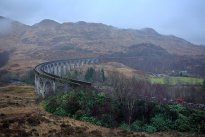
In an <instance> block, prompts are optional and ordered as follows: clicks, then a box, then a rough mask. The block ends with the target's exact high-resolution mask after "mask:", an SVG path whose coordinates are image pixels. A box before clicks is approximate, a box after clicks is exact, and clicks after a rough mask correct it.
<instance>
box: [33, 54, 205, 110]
mask: <svg viewBox="0 0 205 137" xmlns="http://www.w3.org/2000/svg"><path fill="white" fill-rule="evenodd" d="M105 60H106V59H99V58H83V59H70V60H57V61H51V62H45V63H42V64H39V65H37V66H36V67H35V68H34V71H35V89H36V92H37V94H38V95H39V96H42V97H43V98H45V97H47V96H50V95H52V94H55V93H56V92H58V91H67V90H69V89H70V88H73V87H79V86H80V87H91V86H92V83H89V82H86V81H80V80H76V79H69V78H68V77H66V74H67V73H68V72H69V71H71V70H75V69H77V68H80V67H82V66H84V65H86V64H99V63H101V62H104V61H105ZM139 100H144V101H148V102H156V103H163V104H176V103H177V102H176V101H172V102H170V101H168V100H166V101H159V100H156V98H155V97H146V96H141V97H139ZM181 104H183V105H184V106H186V107H189V108H199V109H203V110H205V105H204V104H194V103H188V102H183V103H181Z"/></svg>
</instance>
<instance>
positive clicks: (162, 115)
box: [43, 89, 205, 133]
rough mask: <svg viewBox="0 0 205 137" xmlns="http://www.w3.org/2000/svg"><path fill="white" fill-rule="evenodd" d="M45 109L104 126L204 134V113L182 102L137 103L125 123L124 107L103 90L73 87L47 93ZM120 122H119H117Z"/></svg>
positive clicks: (131, 129)
mask: <svg viewBox="0 0 205 137" xmlns="http://www.w3.org/2000/svg"><path fill="white" fill-rule="evenodd" d="M43 107H44V108H45V110H46V111H48V112H50V113H53V114H56V115H60V116H70V117H73V118H75V119H79V120H83V121H86V122H90V123H93V124H96V125H100V126H105V127H120V128H122V129H125V130H126V131H145V132H148V133H153V132H156V131H168V130H177V131H180V132H187V131H194V132H200V133H205V112H204V111H198V110H190V109H187V108H185V107H183V106H181V105H157V104H153V103H148V102H144V101H138V102H136V105H135V109H134V114H133V116H134V117H133V121H134V122H133V123H132V124H130V125H129V124H128V122H126V117H123V116H124V115H123V114H126V110H125V109H124V107H123V106H122V105H120V104H119V103H118V100H115V99H113V97H111V96H109V95H108V94H106V93H102V92H95V91H90V90H88V91H83V90H82V89H76V90H73V91H69V92H67V93H63V94H61V95H60V94H59V95H56V96H50V97H48V98H47V99H46V100H44V101H43ZM119 123H121V124H119Z"/></svg>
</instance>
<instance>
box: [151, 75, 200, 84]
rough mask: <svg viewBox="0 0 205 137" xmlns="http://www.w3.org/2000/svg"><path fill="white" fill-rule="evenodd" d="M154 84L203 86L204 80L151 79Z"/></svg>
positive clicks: (183, 78) (181, 78)
mask: <svg viewBox="0 0 205 137" xmlns="http://www.w3.org/2000/svg"><path fill="white" fill-rule="evenodd" d="M149 80H150V82H151V83H152V84H168V85H202V83H203V79H201V78H194V77H174V76H167V77H152V76H151V77H150V78H149Z"/></svg>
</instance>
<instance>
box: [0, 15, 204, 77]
mask: <svg viewBox="0 0 205 137" xmlns="http://www.w3.org/2000/svg"><path fill="white" fill-rule="evenodd" d="M0 24H1V26H2V24H4V26H5V27H0V32H1V33H0V49H1V50H4V51H8V50H12V51H13V52H12V53H10V57H9V61H8V64H7V65H6V66H4V67H3V68H1V69H8V70H11V71H16V70H18V71H23V70H24V69H28V68H31V67H33V66H35V65H36V64H38V63H39V62H43V61H47V60H55V59H66V58H77V57H78V58H79V57H90V56H105V55H109V56H112V55H113V54H115V55H118V54H119V53H125V52H126V54H127V53H130V52H128V51H129V49H130V47H132V46H133V45H135V46H137V45H143V43H150V47H148V49H149V48H150V49H151V47H153V46H154V49H155V47H160V53H161V52H164V53H165V54H169V56H168V57H169V60H172V59H173V60H175V61H171V62H170V63H171V64H172V62H175V63H176V60H177V61H179V59H181V60H182V59H184V60H185V61H184V62H186V61H190V60H192V59H194V60H195V63H193V62H191V63H190V62H189V63H187V64H186V63H185V65H184V66H183V67H179V69H185V70H186V69H189V70H190V71H191V72H194V73H195V72H197V71H198V70H201V69H203V68H205V67H204V61H203V59H205V47H204V46H200V45H194V44H192V43H190V42H188V41H186V40H184V39H181V38H178V37H176V36H174V35H163V34H159V33H158V32H156V31H155V30H154V29H152V28H144V29H138V30H136V29H120V28H116V27H113V26H108V25H105V24H102V23H87V22H84V21H80V22H76V23H73V22H65V23H58V22H56V21H53V20H49V19H45V20H42V21H41V22H39V23H36V24H34V25H32V26H28V25H25V24H23V23H20V22H17V21H14V20H12V19H7V18H4V17H0ZM145 45H146V44H145ZM146 50H147V48H146ZM147 51H148V52H146V54H149V53H150V51H149V50H147ZM139 54H140V52H137V50H136V56H138V55H139ZM153 54H156V55H157V54H158V52H153V53H152V54H151V55H153ZM121 55H122V54H121ZM123 55H125V54H123ZM126 56H127V55H126ZM157 56H158V55H157ZM176 56H177V59H176V58H172V57H176ZM160 57H161V58H160ZM149 58H150V61H152V59H153V58H152V56H149ZM149 58H148V59H149ZM157 60H158V61H160V60H164V59H163V56H158V57H157ZM196 60H197V61H196ZM27 61H28V62H27ZM25 62H27V63H25ZM135 62H137V60H135ZM196 62H198V63H199V64H197V63H196ZM133 63H134V62H133ZM162 63H163V61H162ZM179 63H181V61H179ZM16 64H18V65H16ZM140 64H141V63H140ZM142 64H143V62H142ZM193 64H194V65H193ZM178 65H179V64H177V65H176V66H178ZM12 66H19V67H18V68H14V67H12ZM171 66H172V65H171ZM140 69H143V67H142V68H140ZM168 69H175V68H174V67H171V68H168ZM145 70H146V69H145ZM149 71H152V70H149ZM160 71H161V70H160ZM160 71H157V72H160ZM198 75H202V73H198ZM203 75H204V74H203Z"/></svg>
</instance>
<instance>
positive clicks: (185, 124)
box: [175, 114, 191, 132]
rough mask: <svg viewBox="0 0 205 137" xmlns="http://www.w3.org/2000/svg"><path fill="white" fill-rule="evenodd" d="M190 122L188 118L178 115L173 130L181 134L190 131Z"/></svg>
mask: <svg viewBox="0 0 205 137" xmlns="http://www.w3.org/2000/svg"><path fill="white" fill-rule="evenodd" d="M190 127H191V125H190V120H189V118H188V117H186V116H184V115H182V114H180V115H179V118H178V119H177V120H176V121H175V129H176V130H178V131H181V132H185V131H190V129H191V128H190Z"/></svg>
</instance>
